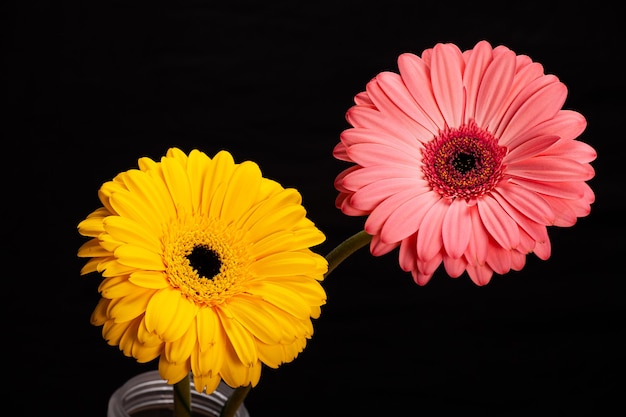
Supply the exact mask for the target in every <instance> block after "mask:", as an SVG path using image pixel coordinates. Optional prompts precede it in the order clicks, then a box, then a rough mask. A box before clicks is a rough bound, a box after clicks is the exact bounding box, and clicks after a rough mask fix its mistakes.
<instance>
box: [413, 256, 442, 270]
mask: <svg viewBox="0 0 626 417" xmlns="http://www.w3.org/2000/svg"><path fill="white" fill-rule="evenodd" d="M442 261H443V255H442V253H441V252H437V253H436V254H435V256H433V257H432V258H429V259H426V260H424V259H418V260H417V269H418V270H420V271H421V272H422V273H423V274H425V275H432V274H434V273H435V271H436V270H437V268H439V265H441V262H442Z"/></svg>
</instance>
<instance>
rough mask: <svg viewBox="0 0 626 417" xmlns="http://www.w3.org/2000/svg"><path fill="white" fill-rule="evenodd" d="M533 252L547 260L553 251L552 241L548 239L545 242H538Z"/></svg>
mask: <svg viewBox="0 0 626 417" xmlns="http://www.w3.org/2000/svg"><path fill="white" fill-rule="evenodd" d="M533 252H534V254H535V255H537V258H539V259H541V260H542V261H547V260H548V259H550V253H551V252H552V244H551V243H550V239H546V241H545V242H537V244H536V245H535V249H534V250H533Z"/></svg>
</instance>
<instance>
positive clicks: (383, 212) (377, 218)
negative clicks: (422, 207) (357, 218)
mask: <svg viewBox="0 0 626 417" xmlns="http://www.w3.org/2000/svg"><path fill="white" fill-rule="evenodd" d="M414 196H415V191H414V190H412V189H408V190H407V189H405V190H403V191H401V192H399V193H397V194H394V195H392V196H391V197H389V198H387V199H386V200H385V201H383V202H382V203H380V204H379V205H378V206H377V207H376V208H375V209H374V210H372V212H371V214H370V215H369V216H368V218H367V220H365V231H366V232H367V233H369V234H370V235H372V236H374V235H378V234H379V233H380V230H381V229H382V227H383V224H384V223H385V221H387V218H388V217H389V215H390V214H391V213H392V212H393V211H395V210H397V208H398V206H400V205H401V204H403V203H404V202H406V201H408V200H409V199H411V198H412V197H414ZM387 243H389V242H387Z"/></svg>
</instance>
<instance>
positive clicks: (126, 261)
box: [115, 245, 165, 271]
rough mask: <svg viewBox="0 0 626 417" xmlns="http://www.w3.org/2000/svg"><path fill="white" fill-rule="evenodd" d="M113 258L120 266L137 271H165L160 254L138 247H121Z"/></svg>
mask: <svg viewBox="0 0 626 417" xmlns="http://www.w3.org/2000/svg"><path fill="white" fill-rule="evenodd" d="M115 256H116V257H117V259H118V262H119V263H121V264H122V265H126V266H132V267H134V268H137V269H146V270H149V271H162V270H164V269H165V266H164V265H163V260H162V259H161V256H160V254H158V253H155V252H152V251H149V250H147V249H144V248H142V247H139V246H134V245H122V246H120V247H119V248H117V249H116V250H115Z"/></svg>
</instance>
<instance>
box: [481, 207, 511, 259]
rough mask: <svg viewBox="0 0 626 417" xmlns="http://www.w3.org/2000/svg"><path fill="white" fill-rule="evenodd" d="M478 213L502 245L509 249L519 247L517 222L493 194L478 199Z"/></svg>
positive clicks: (490, 232)
mask: <svg viewBox="0 0 626 417" xmlns="http://www.w3.org/2000/svg"><path fill="white" fill-rule="evenodd" d="M478 213H479V214H480V218H481V220H482V222H483V224H484V225H485V228H486V229H487V231H488V232H489V234H490V235H491V237H493V238H494V239H495V241H496V242H498V243H499V244H500V246H502V247H503V248H504V249H508V250H511V249H515V248H516V247H517V245H518V242H519V229H518V227H517V223H515V221H514V220H513V219H512V218H511V216H509V214H508V213H507V212H506V211H504V209H503V208H502V206H501V205H500V204H498V202H497V201H496V200H495V199H494V198H493V197H492V196H489V195H486V196H484V197H483V198H481V199H480V200H478ZM487 256H489V254H487Z"/></svg>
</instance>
